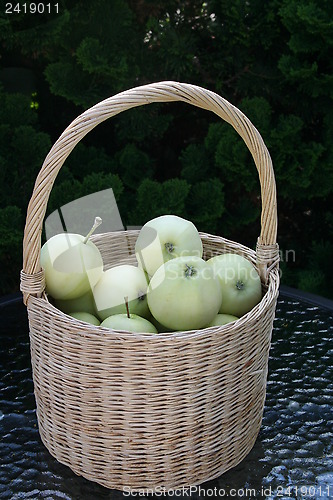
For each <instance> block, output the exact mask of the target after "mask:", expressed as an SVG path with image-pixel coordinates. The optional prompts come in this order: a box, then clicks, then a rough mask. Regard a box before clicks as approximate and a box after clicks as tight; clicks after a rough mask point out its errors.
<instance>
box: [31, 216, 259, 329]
mask: <svg viewBox="0 0 333 500" xmlns="http://www.w3.org/2000/svg"><path fill="white" fill-rule="evenodd" d="M101 222H102V221H101V219H100V218H98V217H96V219H95V224H94V226H93V227H92V229H91V231H90V232H89V233H88V235H87V236H86V237H83V236H81V235H78V234H72V233H62V234H57V235H55V236H53V237H52V238H50V239H49V240H48V241H47V242H46V243H45V244H44V245H43V247H42V249H41V257H40V262H41V266H42V267H43V269H44V271H45V281H46V292H47V293H48V294H49V296H51V297H52V298H53V301H54V304H55V306H56V307H58V308H59V309H60V310H61V311H63V312H65V313H67V314H69V315H70V316H73V317H74V318H77V319H79V320H81V321H86V322H88V323H91V324H94V325H101V326H103V327H106V328H110V329H113V330H125V331H130V332H138V333H159V332H168V331H184V330H198V329H201V328H206V327H210V326H215V325H224V324H226V323H229V322H231V321H236V320H237V319H238V318H240V317H241V316H243V315H244V314H246V313H247V312H248V311H250V310H251V309H252V308H253V307H254V306H255V305H256V304H258V302H260V300H261V298H262V289H261V281H260V277H259V275H258V272H257V270H256V268H255V267H254V266H253V264H252V263H251V262H250V261H249V260H247V259H246V258H245V257H242V256H241V255H239V254H235V253H225V254H220V255H216V256H214V257H212V258H210V259H209V260H206V261H205V260H203V258H202V256H203V247H202V241H201V238H200V235H199V232H198V230H197V228H196V227H195V225H194V224H193V223H192V222H191V221H188V220H186V219H183V218H181V217H178V216H176V215H162V216H160V217H157V218H155V219H152V220H151V221H149V222H147V223H146V224H145V225H144V226H143V227H142V228H141V230H140V232H139V235H138V238H137V240H136V244H135V254H136V259H137V265H130V264H122V265H118V266H115V267H112V268H110V269H108V270H106V271H104V267H103V260H102V256H101V254H100V251H99V250H98V248H97V246H96V245H95V244H94V243H93V242H92V241H91V240H89V237H90V235H91V234H92V232H93V231H94V230H95V228H96V227H98V226H99V225H100V224H101Z"/></svg>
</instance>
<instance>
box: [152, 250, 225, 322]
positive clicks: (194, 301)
mask: <svg viewBox="0 0 333 500" xmlns="http://www.w3.org/2000/svg"><path fill="white" fill-rule="evenodd" d="M147 299H148V306H149V309H150V311H151V313H152V315H153V316H154V318H155V319H156V320H157V321H158V322H159V323H161V324H162V325H164V326H165V327H167V328H170V329H171V330H194V329H199V328H203V327H205V326H206V325H207V324H208V323H209V322H210V321H211V320H212V319H213V318H214V317H215V316H216V314H217V313H218V311H219V309H220V306H221V288H220V285H219V281H218V280H217V279H216V278H215V276H214V271H213V268H212V267H211V266H209V265H208V264H207V263H206V262H205V261H204V260H203V259H201V258H200V257H196V256H193V255H192V256H189V257H176V258H174V259H172V260H169V261H167V262H166V263H165V264H163V265H162V266H160V267H159V268H158V270H157V271H156V272H155V274H154V276H153V277H152V279H151V280H150V283H149V286H148V293H147Z"/></svg>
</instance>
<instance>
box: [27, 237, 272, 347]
mask: <svg viewBox="0 0 333 500" xmlns="http://www.w3.org/2000/svg"><path fill="white" fill-rule="evenodd" d="M138 232H139V230H137V229H132V230H127V231H113V232H108V233H100V234H97V235H93V236H92V237H91V240H92V241H94V240H95V241H96V240H97V239H98V238H102V239H104V238H105V239H106V238H108V237H110V235H111V236H127V237H129V236H135V235H136V234H137V233H138ZM199 234H200V237H201V239H202V242H203V245H205V243H207V242H217V243H219V244H222V245H225V249H226V252H220V253H235V254H238V255H242V256H244V257H245V258H246V259H247V260H249V261H250V262H252V264H253V265H254V267H255V268H256V269H257V271H258V268H257V266H256V252H255V251H254V250H253V249H251V248H249V247H247V246H245V245H243V244H241V243H237V242H235V241H232V240H229V239H227V238H224V237H222V236H217V235H211V234H209V233H204V232H199ZM230 248H231V249H230ZM216 255H218V254H216ZM262 285H263V287H264V288H265V289H266V291H265V292H264V294H263V296H262V299H261V301H260V302H259V303H258V304H257V305H256V306H254V307H253V308H252V309H251V310H250V311H249V312H248V313H246V314H244V315H243V316H241V317H240V318H239V319H238V320H237V321H234V322H232V323H227V324H226V325H219V326H211V327H206V328H201V329H198V330H180V331H170V332H164V333H158V334H156V333H133V332H129V331H126V330H114V329H111V328H106V327H103V326H100V325H98V326H95V325H91V324H89V323H86V322H84V321H81V320H78V319H76V318H73V317H72V316H69V315H68V314H66V313H64V312H62V311H61V310H60V309H58V308H57V307H56V306H54V305H53V304H52V303H51V302H50V301H49V300H48V297H47V293H46V292H45V291H44V292H43V295H42V297H40V298H37V297H34V296H31V299H30V300H29V301H28V303H27V307H28V309H29V308H30V306H31V307H32V308H33V309H34V308H35V307H38V306H40V307H42V308H45V309H49V311H50V313H51V314H52V315H55V316H57V317H58V318H59V319H62V320H63V321H64V322H65V325H67V326H68V327H70V326H71V325H72V326H75V329H76V331H77V330H79V331H81V332H83V333H85V334H89V332H90V333H92V334H93V335H96V333H97V334H100V332H101V331H102V332H109V333H110V332H111V333H112V335H111V338H112V339H116V340H117V339H121V340H126V339H127V340H133V339H135V340H139V339H147V338H148V339H152V338H154V339H156V338H159V339H161V340H163V339H164V340H167V339H170V338H171V337H172V338H179V337H181V338H184V337H186V338H187V339H193V338H198V337H201V336H202V335H205V333H206V332H207V333H214V332H216V334H219V333H220V332H230V331H232V330H233V329H237V328H238V327H242V326H244V325H245V323H247V322H249V321H257V320H258V319H259V318H260V316H261V314H262V313H263V312H264V311H266V310H267V309H269V307H271V306H272V304H273V303H274V302H275V299H276V298H277V296H278V294H279V285H280V274H279V269H278V266H274V267H272V268H271V269H270V270H269V272H268V275H267V280H266V282H262Z"/></svg>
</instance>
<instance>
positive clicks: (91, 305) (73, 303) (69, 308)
mask: <svg viewBox="0 0 333 500" xmlns="http://www.w3.org/2000/svg"><path fill="white" fill-rule="evenodd" d="M54 305H55V306H56V307H57V308H58V309H60V311H62V312H64V313H67V314H69V313H71V312H77V311H85V312H87V313H90V314H93V315H95V314H96V308H95V301H94V297H93V294H92V290H89V292H87V293H85V294H83V295H81V296H80V297H77V298H75V299H67V300H61V299H57V300H55V301H54Z"/></svg>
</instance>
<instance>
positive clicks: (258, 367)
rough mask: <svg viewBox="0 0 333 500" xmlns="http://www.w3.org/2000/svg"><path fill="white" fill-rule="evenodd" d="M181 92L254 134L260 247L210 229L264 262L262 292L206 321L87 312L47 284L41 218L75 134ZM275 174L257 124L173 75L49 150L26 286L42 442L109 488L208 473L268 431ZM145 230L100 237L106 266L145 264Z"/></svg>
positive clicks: (214, 244) (118, 102)
mask: <svg viewBox="0 0 333 500" xmlns="http://www.w3.org/2000/svg"><path fill="white" fill-rule="evenodd" d="M172 100H182V101H186V102H189V103H190V104H194V105H197V106H200V107H202V108H206V109H210V110H212V111H214V112H215V113H216V114H218V115H219V116H221V117H223V118H224V119H225V120H226V121H229V123H231V124H232V125H233V126H234V128H235V129H236V130H237V131H238V132H239V134H240V135H241V136H242V138H243V139H244V141H245V142H246V144H247V145H248V147H249V149H250V150H251V153H252V155H253V158H254V160H255V164H256V166H257V169H258V172H259V177H260V183H261V188H262V191H261V195H262V205H263V210H262V219H261V222H262V225H261V228H262V231H261V235H260V237H259V239H258V243H257V248H256V251H253V250H250V249H249V248H247V247H245V246H243V245H241V244H239V243H236V242H232V241H229V240H226V239H224V238H222V237H219V236H213V235H209V234H206V233H200V235H201V238H202V241H203V248H204V256H203V258H204V259H208V258H210V257H212V256H214V255H217V254H221V253H226V252H235V253H238V254H241V255H243V256H245V257H246V258H247V259H249V260H250V261H251V262H252V263H253V264H254V265H255V266H256V267H257V269H258V271H259V274H260V276H261V280H262V287H263V292H264V293H263V298H262V300H261V302H260V303H259V304H258V305H257V306H255V307H254V308H253V309H252V310H251V311H250V312H249V313H247V314H246V315H244V316H243V317H242V318H240V319H239V320H238V321H236V322H234V323H231V324H227V325H224V326H223V327H221V326H218V327H210V328H207V329H202V330H198V331H190V332H174V333H161V334H158V335H154V334H133V333H129V332H120V331H111V330H107V329H104V328H102V327H97V326H93V325H90V324H87V323H83V322H81V321H78V320H76V319H74V318H72V317H70V316H68V315H66V314H64V313H62V312H60V311H59V310H58V309H56V308H55V307H54V306H53V305H52V304H51V303H50V302H49V301H48V298H47V296H46V295H45V292H44V288H45V282H44V276H43V270H42V269H41V268H40V263H39V255H40V246H41V239H40V235H41V228H42V221H43V217H44V215H45V210H46V204H47V200H48V196H49V192H50V190H51V188H52V185H53V182H54V179H55V176H56V175H57V172H58V171H59V169H60V168H61V166H62V164H63V162H64V160H65V159H66V157H67V156H68V154H69V153H70V151H71V150H72V149H73V147H74V146H75V144H76V143H77V142H78V141H79V140H80V138H82V137H83V136H84V135H85V133H87V131H89V130H90V129H91V128H93V127H94V126H95V125H96V124H98V123H100V122H101V121H103V120H104V119H106V118H108V117H110V116H113V115H114V114H116V113H118V112H120V111H122V110H124V109H127V108H129V107H133V106H136V105H140V104H146V103H149V102H153V101H172ZM276 225H277V222H276V195H275V180H274V174H273V171H272V165H271V161H270V157H269V154H268V152H267V150H266V148H265V145H264V144H263V141H262V139H261V137H260V135H259V133H258V132H257V131H256V129H254V127H253V126H252V124H251V123H250V122H249V121H248V120H247V119H246V117H244V115H242V114H241V113H240V112H239V110H237V108H234V107H233V106H231V105H230V104H229V103H227V102H226V101H224V100H223V99H222V98H220V97H219V96H217V95H216V94H213V93H211V92H208V91H205V90H204V89H201V88H198V87H194V86H190V85H187V84H178V83H174V82H162V83H159V84H155V85H149V86H145V87H142V88H138V90H137V89H134V90H131V91H128V92H127V93H126V92H125V93H124V94H120V95H119V97H118V96H116V97H115V98H110V100H107V101H105V102H102V103H100V104H99V105H97V106H96V107H93V108H91V110H88V112H85V113H83V114H82V115H81V117H79V118H78V119H77V120H76V121H74V122H73V124H71V125H70V126H69V127H68V129H66V131H65V132H64V134H63V135H62V136H61V137H60V138H59V140H58V141H57V143H56V144H55V145H54V146H53V148H52V150H51V151H50V153H49V155H48V156H47V158H46V160H45V163H44V165H43V167H42V170H41V172H40V174H39V176H38V178H37V180H36V184H35V188H34V193H33V196H32V200H31V202H30V205H29V207H28V214H27V224H26V229H25V238H24V243H23V251H24V264H23V270H22V273H21V290H22V292H23V295H24V301H25V303H26V305H27V310H28V317H29V327H30V342H31V360H32V370H33V381H34V389H35V397H36V404H37V417H38V424H39V431H40V435H41V438H42V441H43V443H44V444H45V446H46V447H47V449H48V450H49V451H50V453H51V454H52V455H53V456H54V457H55V458H56V459H57V460H58V461H59V462H61V463H63V464H65V465H68V466H69V467H70V468H71V469H72V470H73V471H74V472H75V473H76V474H78V475H82V476H83V477H85V478H87V479H89V480H92V481H95V482H97V483H99V484H101V485H103V486H106V487H108V488H115V489H123V488H125V487H128V488H132V489H138V488H150V489H154V488H157V487H165V488H168V489H171V488H179V487H182V486H189V485H196V484H201V483H203V482H204V481H207V480H209V479H213V478H216V477H218V476H219V475H221V474H222V473H224V472H225V471H227V470H229V469H230V468H232V467H234V466H235V465H237V464H238V463H239V462H240V461H241V460H242V459H243V458H244V457H245V456H246V455H247V454H248V452H249V451H250V450H251V448H252V447H253V444H254V442H255V440H256V437H257V435H258V432H259V429H260V425H261V420H262V414H263V408H264V401H265V393H266V380H267V370H268V357H269V349H270V342H271V334H272V328H273V320H274V315H275V308H276V301H277V297H278V289H279V272H278V246H277V244H276ZM137 235H138V231H119V232H115V233H105V234H102V235H98V236H94V237H92V240H93V241H94V243H95V244H96V245H97V246H98V247H99V249H100V251H101V254H102V257H103V262H104V267H105V269H108V268H109V267H112V266H115V265H119V264H123V263H133V264H135V263H136V258H135V253H134V246H135V241H136V238H137Z"/></svg>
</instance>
